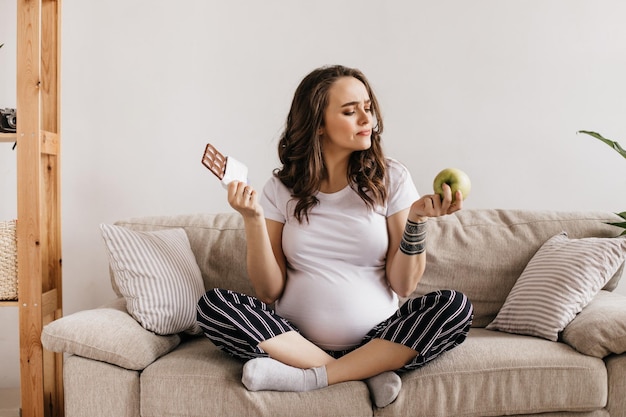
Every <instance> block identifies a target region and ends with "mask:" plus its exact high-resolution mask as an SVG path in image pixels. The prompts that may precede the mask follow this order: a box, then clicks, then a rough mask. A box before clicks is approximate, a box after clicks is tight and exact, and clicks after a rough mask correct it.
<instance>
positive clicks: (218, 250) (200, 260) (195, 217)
mask: <svg viewBox="0 0 626 417" xmlns="http://www.w3.org/2000/svg"><path fill="white" fill-rule="evenodd" d="M115 224H116V225H118V226H124V227H126V228H128V229H131V230H137V231H152V230H167V229H172V228H182V229H183V230H185V232H186V233H187V237H188V238H189V243H190V244H191V249H192V251H193V253H194V255H195V258H196V263H197V264H198V266H199V267H200V271H201V272H202V279H203V280H204V288H205V289H207V290H209V289H212V288H226V289H229V290H233V291H238V292H242V293H245V294H252V295H253V294H254V290H253V288H252V284H251V283H250V280H249V279H248V275H247V272H246V262H245V260H246V234H245V230H244V228H243V220H242V218H241V215H239V213H236V212H230V213H218V214H207V213H200V214H189V215H176V216H152V217H139V218H130V219H126V220H120V221H117V222H115Z"/></svg>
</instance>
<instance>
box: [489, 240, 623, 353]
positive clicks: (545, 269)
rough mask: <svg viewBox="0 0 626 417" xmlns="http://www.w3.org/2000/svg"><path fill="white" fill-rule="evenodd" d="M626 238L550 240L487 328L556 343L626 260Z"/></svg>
mask: <svg viewBox="0 0 626 417" xmlns="http://www.w3.org/2000/svg"><path fill="white" fill-rule="evenodd" d="M625 252H626V239H617V238H608V239H602V238H593V237H592V238H585V239H570V238H568V236H567V234H566V233H564V232H563V233H559V234H558V235H556V236H554V237H552V238H550V239H548V241H547V242H546V243H545V244H544V245H543V246H542V247H541V248H540V249H539V250H538V251H537V253H536V254H535V255H534V256H533V258H532V259H531V260H530V262H529V263H528V265H527V266H526V268H525V269H524V271H523V272H522V275H521V276H520V277H519V279H518V280H517V282H516V283H515V286H513V289H512V290H511V292H510V293H509V295H508V297H507V298H506V301H505V302H504V305H503V306H502V309H501V310H500V312H499V313H498V315H497V316H496V318H495V320H494V321H493V322H491V323H490V324H489V325H488V326H487V329H490V330H501V331H504V332H509V333H519V334H527V335H531V336H538V337H543V338H544V339H548V340H552V341H556V340H557V339H558V335H559V333H560V332H561V331H562V330H563V329H564V328H565V326H567V324H568V323H569V322H570V321H572V320H573V319H574V317H575V316H576V314H578V313H579V312H580V311H581V310H582V309H583V307H585V306H586V305H587V304H588V303H589V301H591V299H592V298H593V297H594V296H595V295H596V294H597V293H598V291H600V289H601V288H602V287H603V286H604V285H605V284H606V283H607V282H608V280H609V279H610V278H611V277H612V276H613V274H614V273H615V271H617V269H618V268H619V266H620V265H621V264H622V263H623V262H624V254H625Z"/></svg>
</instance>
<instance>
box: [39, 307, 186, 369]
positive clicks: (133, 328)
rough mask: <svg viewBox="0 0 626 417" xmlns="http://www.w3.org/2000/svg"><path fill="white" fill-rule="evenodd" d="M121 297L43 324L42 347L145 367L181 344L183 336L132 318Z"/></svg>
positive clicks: (130, 367)
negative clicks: (145, 325)
mask: <svg viewBox="0 0 626 417" xmlns="http://www.w3.org/2000/svg"><path fill="white" fill-rule="evenodd" d="M124 305H125V304H124V300H123V299H118V300H115V301H114V302H113V303H110V304H108V305H107V306H104V307H101V308H97V309H93V310H85V311H80V312H77V313H74V314H70V315H68V316H65V317H62V318H60V319H58V320H55V321H53V322H52V323H50V324H48V325H46V326H45V327H44V328H43V332H42V334H41V342H42V344H43V347H44V348H46V349H48V350H50V351H53V352H65V353H71V354H74V355H78V356H82V357H85V358H89V359H95V360H98V361H102V362H107V363H110V364H113V365H117V366H119V367H122V368H125V369H131V370H142V369H144V368H145V367H146V366H148V365H149V364H151V363H152V362H154V361H155V360H156V359H158V358H159V357H161V356H163V355H165V354H166V353H168V352H170V351H171V350H173V349H174V348H176V346H178V345H179V344H180V340H181V339H180V336H178V335H170V336H159V335H156V334H154V333H152V332H150V331H148V330H146V329H144V328H143V327H141V325H140V324H139V323H138V322H137V321H136V320H135V319H133V318H132V317H131V316H130V315H129V314H128V313H127V312H126V309H125V307H124Z"/></svg>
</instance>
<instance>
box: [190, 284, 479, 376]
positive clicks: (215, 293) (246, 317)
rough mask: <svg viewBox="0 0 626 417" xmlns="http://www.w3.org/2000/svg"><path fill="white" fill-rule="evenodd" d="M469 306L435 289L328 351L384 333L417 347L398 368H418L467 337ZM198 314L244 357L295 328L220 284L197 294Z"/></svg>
mask: <svg viewBox="0 0 626 417" xmlns="http://www.w3.org/2000/svg"><path fill="white" fill-rule="evenodd" d="M472 311H473V309H472V304H471V303H470V301H469V300H468V299H467V297H466V296H465V295H464V294H462V293H459V292H456V291H451V290H443V291H435V292H432V293H429V294H426V295H424V296H422V297H418V298H414V299H410V300H408V301H407V302H406V303H404V304H403V305H402V306H401V307H400V308H399V309H398V311H396V313H395V314H393V315H392V316H391V317H389V318H388V319H386V320H384V321H383V322H381V323H380V324H378V325H377V326H376V327H374V328H373V329H372V330H371V331H370V332H369V333H368V334H367V335H365V337H364V338H363V341H362V342H361V344H360V345H358V346H355V347H354V348H353V349H350V350H347V351H327V353H328V354H329V355H331V356H333V357H334V358H339V357H341V356H343V355H345V354H346V353H348V352H350V351H351V350H354V349H356V348H358V347H359V346H362V345H364V344H365V343H367V342H369V341H370V340H372V339H384V340H388V341H391V342H395V343H400V344H402V345H405V346H407V347H410V348H411V349H413V350H415V351H417V352H419V354H418V355H417V356H416V357H415V358H414V359H413V360H412V361H411V362H409V363H408V364H406V365H405V366H404V367H403V368H401V370H411V369H417V368H419V367H421V366H423V365H424V364H426V363H427V362H429V361H431V360H433V359H435V358H436V357H437V356H439V355H441V354H442V353H444V352H446V351H448V350H450V349H452V348H454V347H455V346H458V345H460V344H461V343H462V342H463V341H464V340H465V338H466V336H467V333H468V332H469V328H470V325H471V323H472V317H473V316H472ZM197 319H198V323H199V325H200V327H201V328H202V331H203V332H204V334H205V335H206V337H207V338H209V340H211V341H212V342H213V343H214V344H215V345H216V346H217V347H218V348H220V349H221V350H223V351H225V352H227V353H229V354H230V355H232V356H234V357H237V358H240V359H243V360H248V359H252V358H258V357H267V356H268V354H267V353H265V352H264V351H263V350H262V349H261V348H259V347H258V345H259V343H261V342H263V341H264V340H267V339H270V338H272V337H275V336H278V335H280V334H283V333H286V332H289V331H296V332H299V330H298V329H297V328H296V326H295V325H293V324H292V323H290V322H289V321H288V320H286V319H284V318H282V317H280V316H279V315H278V314H276V313H275V312H274V310H272V309H271V308H269V307H268V306H267V305H266V304H265V303H263V302H262V301H259V300H258V299H256V298H255V297H251V296H249V295H245V294H241V293H237V292H233V291H230V290H223V289H218V288H216V289H213V290H211V291H208V292H207V293H206V294H205V295H204V296H202V298H200V300H199V301H198V305H197Z"/></svg>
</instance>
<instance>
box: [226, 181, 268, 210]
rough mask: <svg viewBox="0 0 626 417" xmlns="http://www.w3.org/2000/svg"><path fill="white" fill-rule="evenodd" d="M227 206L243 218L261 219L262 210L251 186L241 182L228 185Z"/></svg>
mask: <svg viewBox="0 0 626 417" xmlns="http://www.w3.org/2000/svg"><path fill="white" fill-rule="evenodd" d="M228 204H230V206H231V207H232V208H233V209H235V210H236V211H237V212H239V214H241V216H242V217H243V218H244V219H245V218H254V217H261V218H263V208H262V207H261V204H260V203H259V200H258V194H257V192H256V191H255V190H254V188H252V186H250V185H248V184H246V183H245V182H241V181H232V182H231V183H230V184H228Z"/></svg>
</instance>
